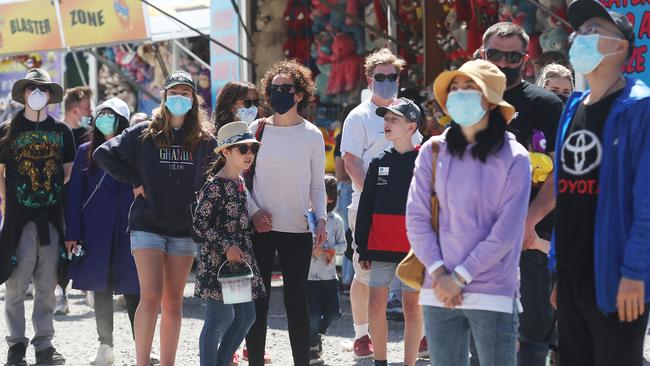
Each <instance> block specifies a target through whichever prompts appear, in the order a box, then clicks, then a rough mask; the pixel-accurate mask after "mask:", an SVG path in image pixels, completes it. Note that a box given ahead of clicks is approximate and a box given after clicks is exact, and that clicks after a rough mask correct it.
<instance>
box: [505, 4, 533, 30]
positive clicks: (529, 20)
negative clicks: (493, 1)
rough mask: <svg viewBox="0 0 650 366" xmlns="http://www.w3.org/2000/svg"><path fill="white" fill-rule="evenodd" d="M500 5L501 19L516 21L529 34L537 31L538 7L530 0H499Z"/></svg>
mask: <svg viewBox="0 0 650 366" xmlns="http://www.w3.org/2000/svg"><path fill="white" fill-rule="evenodd" d="M499 5H500V14H499V20H500V21H502V22H512V23H515V24H517V25H519V26H521V27H522V28H524V30H525V31H526V33H528V34H529V35H530V34H533V33H535V24H536V23H537V16H536V13H537V8H536V7H535V5H533V4H531V3H530V1H529V0H499Z"/></svg>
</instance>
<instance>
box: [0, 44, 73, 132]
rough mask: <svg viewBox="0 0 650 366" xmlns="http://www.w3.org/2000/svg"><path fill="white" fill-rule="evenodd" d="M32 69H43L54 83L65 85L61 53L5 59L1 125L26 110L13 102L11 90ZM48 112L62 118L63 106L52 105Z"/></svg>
mask: <svg viewBox="0 0 650 366" xmlns="http://www.w3.org/2000/svg"><path fill="white" fill-rule="evenodd" d="M32 67H38V68H42V69H43V70H45V71H47V72H48V73H49V74H50V77H51V78H52V81H54V82H55V83H59V84H61V85H63V56H62V54H61V52H36V53H30V54H27V55H22V56H15V57H7V58H4V59H3V60H2V62H0V123H2V122H4V121H6V120H8V119H10V118H11V117H13V116H14V115H15V114H16V112H18V111H19V110H21V109H23V108H24V106H23V105H22V104H19V103H16V102H14V101H13V100H12V98H11V90H12V88H13V86H14V83H15V82H16V81H17V80H20V79H22V78H24V77H25V73H26V72H27V70H28V69H30V68H32ZM47 110H48V114H49V115H50V116H52V117H54V118H61V104H50V105H48V106H47Z"/></svg>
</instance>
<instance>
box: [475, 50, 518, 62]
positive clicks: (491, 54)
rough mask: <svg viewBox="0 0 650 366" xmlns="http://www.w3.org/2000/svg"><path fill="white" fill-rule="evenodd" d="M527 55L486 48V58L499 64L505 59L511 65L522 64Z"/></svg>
mask: <svg viewBox="0 0 650 366" xmlns="http://www.w3.org/2000/svg"><path fill="white" fill-rule="evenodd" d="M525 55H526V53H525V52H517V51H501V50H497V49H494V48H486V49H485V56H486V57H487V59H488V60H490V61H493V62H497V61H499V60H501V59H502V58H504V57H505V59H506V62H507V63H509V64H518V63H519V62H521V59H522V58H524V56H525Z"/></svg>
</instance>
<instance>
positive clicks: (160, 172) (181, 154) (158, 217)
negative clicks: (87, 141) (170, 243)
mask: <svg viewBox="0 0 650 366" xmlns="http://www.w3.org/2000/svg"><path fill="white" fill-rule="evenodd" d="M148 125H149V122H143V123H140V124H137V125H135V126H133V127H130V128H128V129H126V130H124V132H122V134H120V135H118V136H116V137H115V138H113V139H111V140H109V141H106V142H105V143H103V144H102V145H101V146H100V147H98V148H97V149H96V150H95V152H94V153H93V159H94V160H95V162H96V163H97V165H99V167H101V168H102V169H103V170H105V171H106V172H108V174H110V175H111V176H112V177H113V178H115V179H116V180H118V181H120V182H124V183H128V184H131V185H133V187H139V186H141V185H142V186H144V190H145V194H146V196H147V197H146V198H142V196H138V198H136V199H135V201H133V205H131V210H130V212H129V230H130V231H133V230H136V231H147V232H151V233H155V234H159V235H165V236H172V237H190V228H191V225H192V220H191V218H190V213H189V206H190V203H191V202H192V201H193V200H194V198H195V192H196V191H198V190H200V189H201V186H202V184H203V182H204V178H205V171H206V169H207V166H208V165H209V164H210V162H211V161H212V160H213V159H214V158H215V157H216V156H215V154H214V152H213V150H214V148H215V147H216V146H217V141H216V140H215V139H214V138H210V139H206V140H204V141H202V142H200V143H199V145H198V146H197V147H196V149H195V151H187V150H185V149H184V148H183V147H182V141H183V130H182V129H179V130H174V131H173V133H174V137H173V141H172V144H171V146H169V147H162V148H160V149H159V148H157V147H156V144H155V143H154V141H153V139H151V138H146V139H143V138H142V132H143V131H144V129H145V128H147V126H148Z"/></svg>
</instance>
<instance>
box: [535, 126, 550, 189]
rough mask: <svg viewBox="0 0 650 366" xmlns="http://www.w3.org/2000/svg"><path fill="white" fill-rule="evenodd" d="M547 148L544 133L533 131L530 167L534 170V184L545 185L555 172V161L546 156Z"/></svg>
mask: <svg viewBox="0 0 650 366" xmlns="http://www.w3.org/2000/svg"><path fill="white" fill-rule="evenodd" d="M547 148H548V147H547V146H546V136H544V133H543V132H542V131H539V130H533V136H532V138H531V141H530V150H531V152H530V165H531V166H532V170H533V176H532V177H533V184H539V183H543V182H544V181H546V178H548V176H549V175H550V174H551V172H553V160H552V159H551V158H550V157H549V156H548V155H546V152H547V151H548V150H547Z"/></svg>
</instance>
